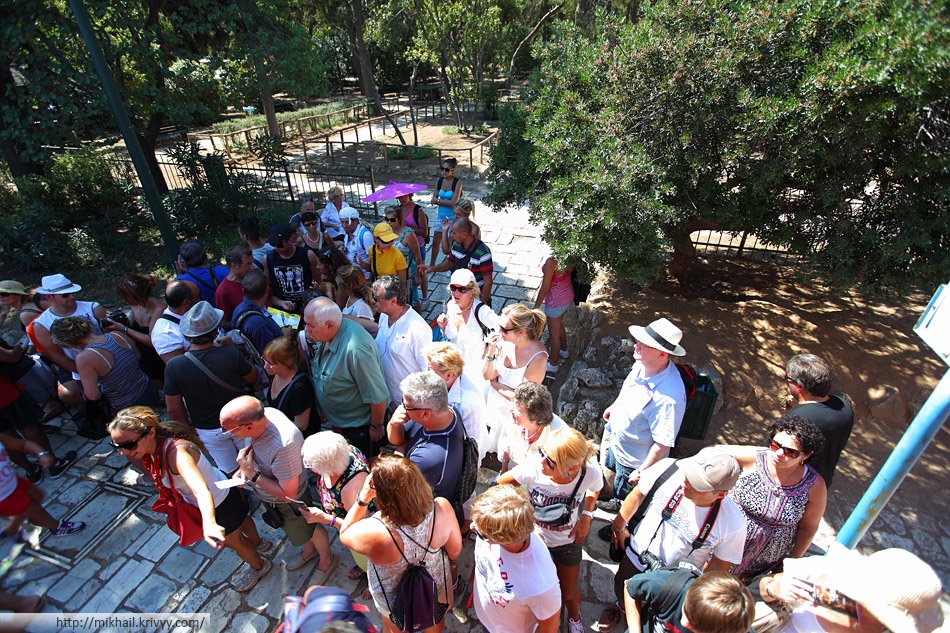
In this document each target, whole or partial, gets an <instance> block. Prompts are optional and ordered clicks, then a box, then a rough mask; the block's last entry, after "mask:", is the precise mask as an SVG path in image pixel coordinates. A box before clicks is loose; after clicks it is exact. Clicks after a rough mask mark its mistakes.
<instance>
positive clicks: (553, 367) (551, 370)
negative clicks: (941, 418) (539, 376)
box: [548, 363, 558, 374]
mask: <svg viewBox="0 0 950 633" xmlns="http://www.w3.org/2000/svg"><path fill="white" fill-rule="evenodd" d="M557 370H558V366H557V365H552V364H551V363H548V373H549V374H556V373H557Z"/></svg>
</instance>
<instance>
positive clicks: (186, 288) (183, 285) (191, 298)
mask: <svg viewBox="0 0 950 633" xmlns="http://www.w3.org/2000/svg"><path fill="white" fill-rule="evenodd" d="M199 296H200V295H199V294H198V285H197V284H196V283H195V282H193V281H186V280H184V279H176V280H174V281H170V282H169V283H168V285H167V286H165V303H167V304H168V307H169V308H171V309H172V310H176V311H177V310H180V309H181V308H184V309H185V310H186V311H187V310H188V308H190V307H191V306H192V305H194V304H195V303H196V302H197V301H198V297H199Z"/></svg>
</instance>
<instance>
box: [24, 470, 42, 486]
mask: <svg viewBox="0 0 950 633" xmlns="http://www.w3.org/2000/svg"><path fill="white" fill-rule="evenodd" d="M34 466H35V467H34V468H33V470H32V471H31V472H28V473H27V474H26V478H27V479H28V480H29V482H30V483H31V484H35V483H38V482H39V480H40V479H42V478H43V468H42V467H41V466H39V465H34Z"/></svg>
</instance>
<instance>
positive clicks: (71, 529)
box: [53, 521, 86, 536]
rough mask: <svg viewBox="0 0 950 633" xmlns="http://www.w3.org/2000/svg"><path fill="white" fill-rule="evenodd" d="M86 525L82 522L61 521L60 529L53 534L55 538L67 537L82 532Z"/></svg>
mask: <svg viewBox="0 0 950 633" xmlns="http://www.w3.org/2000/svg"><path fill="white" fill-rule="evenodd" d="M84 527H86V524H85V523H83V522H82V521H60V522H59V527H58V528H56V531H55V532H53V536H66V535H67V534H75V533H76V532H79V531H81V530H82V529H83V528H84Z"/></svg>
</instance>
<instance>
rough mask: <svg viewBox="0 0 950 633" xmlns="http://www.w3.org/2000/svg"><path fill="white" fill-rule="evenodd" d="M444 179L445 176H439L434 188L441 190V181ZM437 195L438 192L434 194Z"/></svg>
mask: <svg viewBox="0 0 950 633" xmlns="http://www.w3.org/2000/svg"><path fill="white" fill-rule="evenodd" d="M443 181H445V176H439V182H437V183H436V185H435V188H436V190H437V191H442V183H443ZM436 195H438V193H437V194H436Z"/></svg>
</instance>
